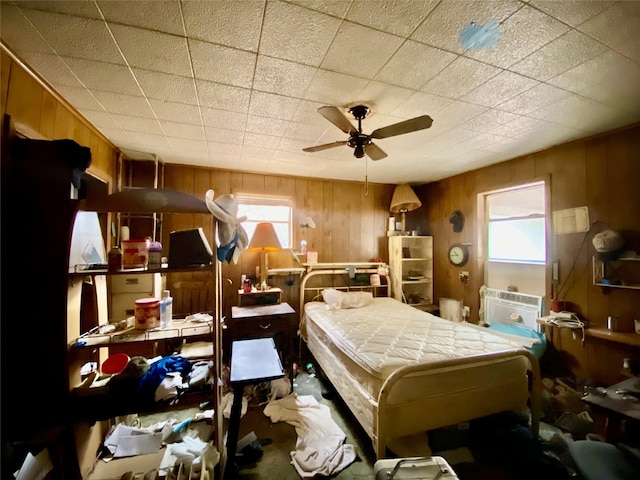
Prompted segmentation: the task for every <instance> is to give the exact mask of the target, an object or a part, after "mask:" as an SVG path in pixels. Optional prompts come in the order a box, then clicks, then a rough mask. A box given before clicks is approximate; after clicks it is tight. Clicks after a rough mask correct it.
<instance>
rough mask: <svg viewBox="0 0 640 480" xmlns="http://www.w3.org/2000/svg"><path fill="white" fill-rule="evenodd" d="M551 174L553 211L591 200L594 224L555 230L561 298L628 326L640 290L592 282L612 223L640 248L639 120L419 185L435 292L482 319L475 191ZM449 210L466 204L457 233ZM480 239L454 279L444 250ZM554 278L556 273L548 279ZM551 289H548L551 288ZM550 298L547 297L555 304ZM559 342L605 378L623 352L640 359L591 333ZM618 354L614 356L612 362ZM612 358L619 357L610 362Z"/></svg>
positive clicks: (580, 367) (613, 374) (600, 322)
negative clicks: (599, 240)
mask: <svg viewBox="0 0 640 480" xmlns="http://www.w3.org/2000/svg"><path fill="white" fill-rule="evenodd" d="M543 178H546V179H548V183H549V185H550V192H548V194H549V196H550V204H551V210H552V211H554V210H560V209H565V208H573V207H580V206H585V205H586V206H587V207H588V208H589V214H590V220H591V223H592V228H591V230H590V231H589V232H588V233H572V234H565V235H553V234H552V235H551V245H550V249H549V259H550V260H555V259H557V260H559V262H560V286H562V287H563V288H562V291H561V292H560V299H562V300H565V301H566V302H567V303H568V305H569V308H571V309H572V310H573V311H576V312H578V314H579V315H580V318H581V319H583V320H585V321H587V322H588V324H589V325H592V326H597V327H604V326H605V322H606V317H607V315H614V314H615V315H619V316H620V318H623V319H626V321H627V324H628V325H630V324H631V320H632V319H633V318H634V316H635V317H637V316H638V311H639V310H638V305H640V291H638V290H623V289H610V290H611V291H610V292H605V291H603V290H602V289H600V288H599V287H596V286H594V285H593V284H592V283H593V282H592V272H591V268H592V257H593V255H594V254H595V250H594V248H593V245H592V242H591V240H592V238H593V235H595V234H596V233H598V232H600V231H602V230H604V229H606V228H612V229H614V230H620V231H621V232H622V233H623V234H624V236H625V239H626V240H627V247H628V248H630V249H633V250H635V251H636V252H640V215H638V213H637V212H638V211H640V190H639V189H638V187H639V185H640V183H639V181H638V178H640V125H637V124H636V125H634V126H631V127H629V128H627V129H622V130H619V131H615V132H610V133H608V134H604V135H601V136H598V137H593V138H589V139H584V140H579V141H575V142H571V143H569V144H565V145H560V146H557V147H554V148H551V149H548V150H545V151H541V152H537V153H534V154H531V155H526V156H523V157H520V158H517V159H513V160H510V161H507V162H503V163H500V164H497V165H492V166H489V167H486V168H482V169H479V170H475V171H472V172H467V173H465V174H463V175H460V176H456V177H452V178H447V179H443V180H441V181H438V182H433V183H431V184H428V185H425V186H423V187H421V188H420V189H419V190H418V191H419V192H420V194H419V196H420V198H421V199H422V200H423V203H427V202H432V203H434V204H435V205H434V206H428V207H427V208H426V209H424V210H423V214H424V215H425V216H426V218H425V219H424V223H422V224H421V225H425V224H426V225H425V228H426V230H427V231H430V232H431V233H432V234H433V235H434V237H435V238H434V255H435V260H434V277H435V284H434V296H435V299H436V302H437V300H438V298H440V297H455V298H461V299H462V300H463V301H464V303H465V305H471V306H472V316H471V320H472V321H477V318H478V317H477V305H478V301H477V298H478V288H479V285H478V284H477V283H476V280H477V279H482V278H483V274H482V271H481V270H482V268H483V259H481V258H476V256H477V255H478V252H477V250H476V244H477V243H478V241H479V239H478V236H477V233H476V232H477V231H478V230H479V224H478V221H477V217H478V210H477V208H476V207H475V205H474V202H475V201H476V200H475V198H476V197H477V194H479V193H483V192H487V191H492V190H496V189H500V188H504V187H506V186H513V185H514V184H517V183H526V182H531V181H536V180H540V179H543ZM444 208H447V210H449V209H450V210H451V211H452V210H454V209H455V208H462V209H463V214H464V215H465V227H464V230H463V234H462V235H460V234H458V235H459V236H455V235H454V234H452V233H451V230H450V228H451V225H450V224H449V223H448V215H449V214H450V213H451V212H450V211H447V212H446V213H445V210H444ZM458 238H459V239H464V240H465V241H466V240H469V239H470V238H472V240H471V241H473V242H474V245H473V247H472V248H471V255H472V258H471V261H470V262H469V263H468V264H467V265H466V266H465V267H464V269H465V270H469V271H470V275H471V281H470V283H469V285H468V286H467V287H466V288H461V287H460V285H459V284H458V283H456V280H455V276H454V275H453V274H452V272H455V273H456V274H457V270H458V269H455V268H453V267H451V266H449V265H448V264H447V262H446V257H445V255H444V253H443V252H444V251H446V250H445V249H446V248H448V245H449V243H450V242H453V241H455V240H457V239H458ZM548 283H549V284H550V278H548ZM547 291H550V289H549V288H547ZM549 300H550V298H547V299H546V302H547V305H549ZM554 342H556V347H557V348H558V349H560V350H561V353H562V355H561V356H563V358H565V359H566V361H567V362H568V364H569V365H570V366H571V368H572V369H573V371H574V373H576V374H580V375H589V376H592V378H594V379H595V380H596V381H598V382H601V383H607V382H610V383H612V382H613V381H615V380H616V379H617V375H618V372H619V370H620V365H619V364H618V363H619V362H618V359H619V358H622V357H621V355H626V356H627V357H631V358H634V359H635V360H636V361H637V362H639V364H640V352H639V350H640V349H638V348H633V347H627V346H623V345H621V344H618V343H615V342H611V341H602V340H595V339H592V338H587V340H586V342H585V345H583V344H582V342H581V341H580V339H578V341H576V340H574V339H573V335H572V334H571V332H562V334H561V335H556V336H555V337H554ZM611 359H613V360H612V361H610V360H611ZM612 362H613V363H612Z"/></svg>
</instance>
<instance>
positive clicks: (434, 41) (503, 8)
mask: <svg viewBox="0 0 640 480" xmlns="http://www.w3.org/2000/svg"><path fill="white" fill-rule="evenodd" d="M521 7H522V3H520V2H518V1H517V0H505V1H502V0H489V1H484V0H482V1H480V0H479V1H462V2H461V1H459V0H444V1H442V2H440V3H439V4H438V6H437V7H436V8H434V9H433V11H432V12H431V14H430V15H429V16H428V17H427V19H426V20H425V21H424V22H423V23H422V25H420V26H419V27H418V29H417V30H416V31H415V32H414V33H413V34H412V35H411V37H410V38H411V39H412V40H416V41H418V42H421V43H426V44H428V45H432V46H434V47H438V48H442V49H444V50H448V51H450V52H457V53H462V52H463V48H462V45H461V44H460V31H461V30H462V29H463V28H464V27H465V26H467V25H468V24H470V23H471V22H474V23H476V24H478V25H485V24H486V23H487V22H489V21H494V22H496V23H501V22H503V21H504V20H505V19H506V18H508V17H509V16H510V15H512V14H513V13H514V12H515V11H517V10H518V9H519V8H521Z"/></svg>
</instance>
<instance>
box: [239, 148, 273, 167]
mask: <svg viewBox="0 0 640 480" xmlns="http://www.w3.org/2000/svg"><path fill="white" fill-rule="evenodd" d="M273 152H274V150H273V149H270V148H261V147H253V146H251V145H243V146H242V162H243V163H244V164H245V165H251V166H252V167H258V168H260V169H262V170H263V171H264V170H265V169H268V167H267V165H268V164H269V160H270V159H271V157H272V156H273Z"/></svg>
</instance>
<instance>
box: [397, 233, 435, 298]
mask: <svg viewBox="0 0 640 480" xmlns="http://www.w3.org/2000/svg"><path fill="white" fill-rule="evenodd" d="M389 267H390V272H389V277H390V278H391V296H393V297H394V298H395V299H397V300H400V301H401V302H404V303H407V304H409V305H411V306H413V307H416V308H419V309H421V310H428V311H432V310H433V309H434V305H433V237H430V236H407V235H396V236H392V237H389Z"/></svg>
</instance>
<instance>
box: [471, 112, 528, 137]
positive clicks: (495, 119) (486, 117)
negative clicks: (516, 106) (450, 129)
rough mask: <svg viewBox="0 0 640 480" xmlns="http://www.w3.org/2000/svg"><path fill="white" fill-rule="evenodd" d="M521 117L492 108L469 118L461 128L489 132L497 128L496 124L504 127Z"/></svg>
mask: <svg viewBox="0 0 640 480" xmlns="http://www.w3.org/2000/svg"><path fill="white" fill-rule="evenodd" d="M519 118H520V115H515V114H513V113H509V112H505V111H502V110H495V109H490V110H487V111H486V112H483V113H481V114H480V115H478V116H477V117H474V118H472V119H469V120H467V121H466V122H464V123H463V124H462V125H461V128H465V129H469V130H473V131H475V132H485V133H489V132H491V131H492V130H493V129H494V128H496V125H498V126H499V128H498V130H499V129H501V128H503V127H504V125H505V124H509V123H510V122H514V121H516V120H518V119H519Z"/></svg>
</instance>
